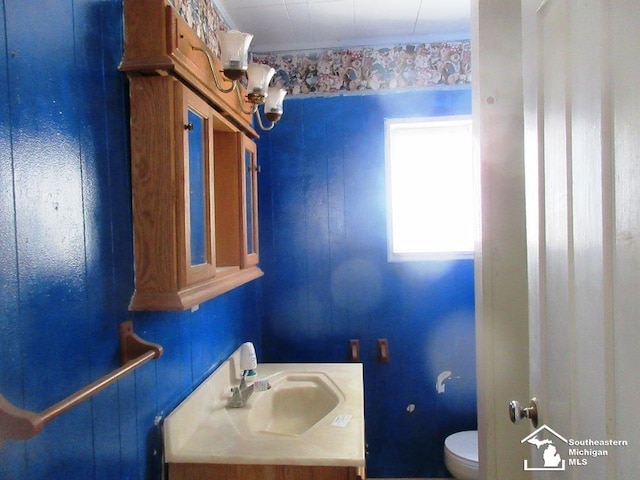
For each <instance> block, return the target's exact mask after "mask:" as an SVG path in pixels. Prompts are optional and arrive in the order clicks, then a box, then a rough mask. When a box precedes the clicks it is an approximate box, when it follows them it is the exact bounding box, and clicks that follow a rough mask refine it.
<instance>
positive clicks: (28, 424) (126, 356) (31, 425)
mask: <svg viewBox="0 0 640 480" xmlns="http://www.w3.org/2000/svg"><path fill="white" fill-rule="evenodd" d="M160 355H162V347H161V346H160V345H158V344H155V343H150V342H146V341H144V340H142V339H141V338H140V337H138V336H137V335H136V334H135V333H133V323H132V322H131V321H126V322H122V323H121V324H120V361H121V363H122V366H121V367H120V368H118V369H116V370H114V371H113V372H111V373H109V374H107V375H105V376H104V377H102V378H100V379H98V380H96V381H95V382H93V383H92V384H90V385H87V386H86V387H85V388H83V389H82V390H78V391H77V392H76V393H74V394H73V395H70V396H68V397H67V398H65V399H64V400H61V401H59V402H58V403H56V404H55V405H52V406H51V407H49V408H47V409H46V410H43V411H42V412H40V413H35V412H30V411H27V410H21V409H19V408H17V407H15V406H14V405H12V404H11V403H9V402H8V401H7V400H6V399H5V398H4V397H3V396H2V395H0V446H1V445H2V441H3V440H10V439H11V440H26V439H28V438H31V437H33V436H35V435H37V434H38V433H40V431H42V428H43V427H44V425H45V423H47V422H49V421H51V420H53V419H54V418H56V417H57V416H58V415H61V414H63V413H64V412H66V411H67V410H70V409H71V408H73V407H75V406H76V405H78V404H79V403H81V402H83V401H84V400H86V399H87V398H89V397H91V396H93V395H95V394H96V393H98V392H99V391H101V390H102V389H104V388H105V387H107V386H108V385H111V384H112V383H114V382H116V381H117V380H119V379H120V378H122V377H124V376H125V375H127V374H128V373H130V372H132V371H133V370H135V369H136V368H138V367H139V366H140V365H142V364H143V363H147V362H148V361H149V360H152V359H154V358H158V357H159V356H160Z"/></svg>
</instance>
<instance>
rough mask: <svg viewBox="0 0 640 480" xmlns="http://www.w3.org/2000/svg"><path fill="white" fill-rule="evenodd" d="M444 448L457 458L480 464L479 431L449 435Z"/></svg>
mask: <svg viewBox="0 0 640 480" xmlns="http://www.w3.org/2000/svg"><path fill="white" fill-rule="evenodd" d="M444 446H445V447H446V448H447V450H449V451H450V452H451V453H453V454H454V455H456V456H457V457H460V458H463V459H465V460H469V461H471V462H476V463H477V462H478V431H477V430H470V431H466V432H458V433H454V434H452V435H449V436H448V437H447V438H446V439H445V441H444Z"/></svg>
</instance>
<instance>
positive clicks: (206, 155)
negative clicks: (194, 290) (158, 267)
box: [174, 83, 216, 289]
mask: <svg viewBox="0 0 640 480" xmlns="http://www.w3.org/2000/svg"><path fill="white" fill-rule="evenodd" d="M174 87H175V89H176V92H175V103H176V104H175V109H176V112H181V114H176V120H177V125H176V126H175V132H176V187H177V194H178V196H179V198H178V201H177V207H178V215H177V217H176V224H177V225H176V227H177V232H178V238H177V241H178V255H177V259H178V288H179V289H184V288H187V287H190V286H193V285H196V284H198V283H201V282H206V281H207V280H209V279H211V278H213V277H215V275H216V258H215V232H214V228H215V227H214V226H215V220H214V208H213V207H214V182H213V175H214V168H213V141H214V137H213V123H214V119H213V117H214V115H215V111H214V110H213V109H212V108H211V107H210V106H209V105H208V104H207V103H206V102H205V101H204V100H202V99H201V98H200V97H198V96H197V95H196V94H195V93H193V92H192V91H191V90H189V89H187V88H186V87H185V86H184V85H182V84H181V83H176V84H174Z"/></svg>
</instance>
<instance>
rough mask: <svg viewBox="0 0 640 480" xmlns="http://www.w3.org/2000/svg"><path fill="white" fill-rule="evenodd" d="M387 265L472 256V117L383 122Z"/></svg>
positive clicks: (473, 228) (473, 229)
mask: <svg viewBox="0 0 640 480" xmlns="http://www.w3.org/2000/svg"><path fill="white" fill-rule="evenodd" d="M385 137H386V179H387V225H388V249H389V251H388V256H389V260H390V261H403V260H426V259H438V258H452V257H453V258H456V257H470V256H472V255H473V249H474V231H475V227H474V211H475V209H474V204H473V203H474V200H473V199H474V197H473V171H472V167H473V165H472V160H471V158H472V157H471V117H468V116H465V117H435V118H430V119H403V120H387V121H386V122H385Z"/></svg>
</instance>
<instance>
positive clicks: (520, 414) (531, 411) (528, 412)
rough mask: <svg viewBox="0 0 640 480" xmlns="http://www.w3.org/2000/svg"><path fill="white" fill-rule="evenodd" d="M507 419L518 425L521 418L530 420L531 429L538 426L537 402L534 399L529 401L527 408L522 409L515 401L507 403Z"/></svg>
mask: <svg viewBox="0 0 640 480" xmlns="http://www.w3.org/2000/svg"><path fill="white" fill-rule="evenodd" d="M509 417H510V418H511V421H512V422H513V423H518V422H520V420H522V419H523V418H528V419H529V420H531V424H532V425H533V428H536V427H537V426H538V401H537V400H536V398H535V397H533V398H532V399H531V401H530V402H529V406H528V407H524V408H523V407H522V405H520V402H518V401H517V400H511V401H510V402H509Z"/></svg>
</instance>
